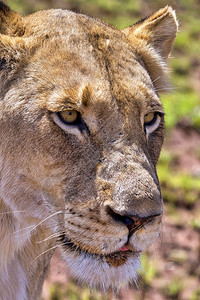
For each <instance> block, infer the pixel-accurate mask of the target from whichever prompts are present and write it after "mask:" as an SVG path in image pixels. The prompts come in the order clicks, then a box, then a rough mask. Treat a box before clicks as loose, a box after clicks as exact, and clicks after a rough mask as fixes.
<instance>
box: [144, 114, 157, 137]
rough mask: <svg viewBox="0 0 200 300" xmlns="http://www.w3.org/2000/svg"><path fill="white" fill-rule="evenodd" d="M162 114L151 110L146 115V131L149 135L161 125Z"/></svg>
mask: <svg viewBox="0 0 200 300" xmlns="http://www.w3.org/2000/svg"><path fill="white" fill-rule="evenodd" d="M160 121H161V116H160V113H159V112H150V113H149V114H146V115H145V116H144V131H145V133H146V134H147V135H148V134H150V133H152V132H153V131H155V130H156V129H157V128H158V126H159V125H160Z"/></svg>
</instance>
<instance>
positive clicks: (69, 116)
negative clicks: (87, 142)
mask: <svg viewBox="0 0 200 300" xmlns="http://www.w3.org/2000/svg"><path fill="white" fill-rule="evenodd" d="M57 114H58V117H59V119H60V121H61V122H63V123H65V124H68V125H71V124H76V122H77V121H78V120H79V113H78V112H77V111H76V110H72V109H69V110H64V111H61V112H58V113H57Z"/></svg>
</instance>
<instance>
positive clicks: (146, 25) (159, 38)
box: [123, 6, 178, 90]
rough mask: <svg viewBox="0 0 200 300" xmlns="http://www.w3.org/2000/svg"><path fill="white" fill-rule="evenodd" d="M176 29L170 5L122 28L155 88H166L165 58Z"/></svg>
mask: <svg viewBox="0 0 200 300" xmlns="http://www.w3.org/2000/svg"><path fill="white" fill-rule="evenodd" d="M177 31H178V22H177V19H176V14H175V11H174V10H173V9H172V8H171V7H170V6H166V7H165V8H163V9H160V10H158V11H157V12H156V13H154V14H153V15H151V16H150V17H148V18H146V19H144V20H141V21H139V22H138V23H136V24H135V25H133V26H132V27H128V28H126V29H124V30H123V32H124V33H125V34H126V35H127V37H128V39H129V41H130V42H131V44H132V45H133V46H134V47H135V48H136V50H137V51H138V52H139V53H140V55H141V56H142V58H143V61H144V63H145V66H146V68H147V70H148V72H149V74H150V76H151V79H152V81H153V83H154V86H155V88H156V89H157V90H165V88H166V85H167V82H166V76H165V75H166V70H167V69H166V59H167V57H168V56H169V54H170V52H171V50H172V47H173V44H174V40H175V37H176V34H177Z"/></svg>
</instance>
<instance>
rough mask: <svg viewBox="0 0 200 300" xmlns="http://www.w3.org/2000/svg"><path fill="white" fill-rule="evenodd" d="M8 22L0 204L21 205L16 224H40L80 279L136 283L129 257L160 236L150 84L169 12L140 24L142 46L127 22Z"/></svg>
mask: <svg viewBox="0 0 200 300" xmlns="http://www.w3.org/2000/svg"><path fill="white" fill-rule="evenodd" d="M163 20H164V22H166V20H168V23H170V22H171V23H173V24H174V28H175V29H174V33H173V34H172V33H171V34H170V36H171V38H169V37H168V39H167V45H168V46H166V44H165V43H164V41H160V45H159V44H158V43H157V44H156V41H155V38H157V39H159V37H158V32H159V28H160V27H163V24H162V21H163ZM148 22H149V24H150V25H151V26H149V27H151V29H150V28H149V27H148ZM152 23H153V26H152ZM171 23H170V26H171ZM19 24H20V26H19V28H20V34H18V35H19V36H16V35H14V34H10V33H9V37H8V36H7V35H4V36H3V37H2V39H4V40H3V42H2V44H3V45H4V48H6V51H5V52H6V53H5V55H4V61H5V65H4V66H3V67H2V70H1V82H2V90H1V109H0V114H1V115H0V130H1V136H2V137H3V140H4V143H3V145H2V146H1V150H0V151H1V158H3V163H2V174H3V175H2V188H1V189H2V194H4V195H6V196H4V198H5V199H6V200H5V202H6V205H7V206H8V207H9V208H10V209H11V210H12V209H13V210H14V209H17V210H19V211H26V214H25V215H24V217H23V220H22V219H18V218H16V223H20V224H21V225H20V226H21V227H23V226H24V224H26V226H27V225H28V226H35V224H38V222H39V223H40V222H41V223H43V225H44V227H45V226H46V227H47V229H48V230H47V234H46V238H47V239H48V236H50V235H54V237H55V239H53V242H52V243H53V245H58V247H59V248H60V250H61V252H62V255H63V258H64V260H65V261H66V262H67V265H68V267H69V271H70V273H71V274H72V275H73V276H74V277H75V278H77V279H78V280H79V281H80V282H84V283H87V284H89V285H90V286H92V287H96V288H100V289H103V290H107V289H110V288H113V289H116V288H118V287H119V286H121V284H122V283H125V284H127V283H128V282H129V281H131V280H135V279H136V277H137V270H138V268H139V266H140V262H139V256H140V253H141V252H142V251H144V250H145V249H146V248H147V247H148V246H150V245H151V244H152V243H153V242H155V241H156V240H157V238H158V236H159V233H160V226H161V218H162V213H163V204H162V196H161V192H160V187H159V181H158V178H157V174H156V163H157V160H158V157H159V153H160V150H161V146H162V143H163V138H164V112H163V107H162V103H161V101H160V99H159V97H158V94H157V89H159V84H163V82H164V79H163V73H164V66H163V64H164V58H166V57H165V56H167V55H168V53H169V52H170V50H171V46H172V44H173V40H174V37H175V31H176V28H177V25H176V21H175V19H174V13H173V11H172V10H171V9H170V8H168V7H167V8H165V9H163V10H161V11H159V12H158V13H157V14H155V15H153V16H151V17H150V18H149V19H147V20H146V21H144V22H143V23H141V25H140V26H141V28H142V30H143V32H145V30H146V36H148V37H149V42H148V41H147V39H144V42H143V43H142V40H141V37H140V34H141V32H140V30H139V28H140V26H139V25H136V26H135V33H134V32H132V31H133V28H130V29H127V31H125V32H120V31H118V30H117V29H115V28H112V27H110V26H108V25H106V24H104V23H102V22H100V21H99V20H94V19H90V18H88V17H86V16H83V15H76V14H74V13H72V12H68V11H61V10H52V11H47V12H42V13H36V14H34V15H32V16H28V17H26V18H24V19H23V20H21V19H20V21H19ZM152 28H153V29H152ZM12 30H13V29H12ZM131 30H132V31H131ZM154 30H156V32H157V36H156V37H154V36H153V32H154ZM15 32H17V31H15ZM147 32H148V34H147ZM151 33H152V34H151ZM161 33H162V32H161ZM6 34H8V33H7V32H6ZM5 36H6V38H5ZM133 36H134V37H133ZM169 41H171V43H169ZM5 45H6V46H5ZM151 45H152V46H151ZM155 45H156V46H155ZM1 47H2V45H1ZM166 47H168V52H167V55H166V54H165V55H164V53H166ZM157 48H158V51H157V52H156V50H157ZM162 49H164V50H163V58H162ZM8 50H9V51H10V52H9V51H8ZM154 52H155V53H154ZM158 53H159V54H158ZM156 55H157V56H156ZM159 55H160V56H159ZM152 62H153V63H152ZM5 72H7V74H9V75H8V76H5ZM29 238H31V236H29ZM25 246H26V240H23V242H22V245H21V246H20V247H25Z"/></svg>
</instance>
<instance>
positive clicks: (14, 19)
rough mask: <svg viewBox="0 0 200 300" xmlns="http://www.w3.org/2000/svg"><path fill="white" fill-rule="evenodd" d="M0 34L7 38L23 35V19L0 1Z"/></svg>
mask: <svg viewBox="0 0 200 300" xmlns="http://www.w3.org/2000/svg"><path fill="white" fill-rule="evenodd" d="M0 33H1V34H5V35H9V36H22V35H23V34H24V26H23V18H22V17H21V16H20V15H19V14H18V13H16V12H14V11H13V10H11V9H10V7H8V6H7V5H6V4H5V3H3V2H2V1H0Z"/></svg>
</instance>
